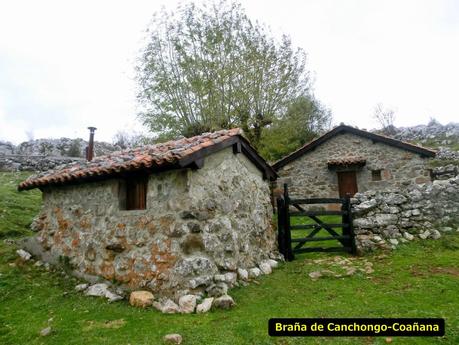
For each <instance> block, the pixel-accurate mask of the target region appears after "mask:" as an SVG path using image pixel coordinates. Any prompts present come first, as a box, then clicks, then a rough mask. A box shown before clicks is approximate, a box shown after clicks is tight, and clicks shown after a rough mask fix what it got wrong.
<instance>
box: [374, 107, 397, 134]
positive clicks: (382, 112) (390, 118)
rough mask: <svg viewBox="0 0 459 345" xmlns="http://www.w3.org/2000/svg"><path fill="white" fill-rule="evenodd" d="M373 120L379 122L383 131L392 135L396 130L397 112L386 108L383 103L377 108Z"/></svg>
mask: <svg viewBox="0 0 459 345" xmlns="http://www.w3.org/2000/svg"><path fill="white" fill-rule="evenodd" d="M373 118H374V119H375V120H376V121H378V122H379V124H380V125H381V128H382V131H383V132H385V133H386V134H391V133H392V132H393V130H394V121H395V110H393V109H390V108H384V106H383V105H382V103H378V104H377V105H376V107H375V110H374V113H373Z"/></svg>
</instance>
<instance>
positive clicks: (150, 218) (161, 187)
mask: <svg viewBox="0 0 459 345" xmlns="http://www.w3.org/2000/svg"><path fill="white" fill-rule="evenodd" d="M118 189H119V181H118V180H115V179H112V180H107V181H103V182H93V183H86V184H81V185H73V186H65V187H60V188H49V189H46V190H44V193H43V197H44V198H43V208H42V210H41V213H40V215H39V217H37V218H36V221H35V222H34V224H33V226H34V228H35V229H36V230H38V231H39V234H38V238H37V239H38V242H39V244H40V248H44V250H45V251H44V253H42V256H43V258H44V259H45V260H51V259H53V258H54V259H57V258H58V257H67V258H68V260H69V263H70V265H71V266H73V268H74V269H75V270H76V271H77V272H81V273H84V274H85V275H88V277H89V276H100V277H103V278H104V279H106V280H109V281H112V280H114V281H117V282H119V283H120V284H122V286H124V287H126V288H128V289H136V288H144V289H149V290H151V291H153V292H155V293H157V294H159V295H160V296H167V297H172V298H175V299H177V298H178V297H179V296H181V295H184V294H186V293H193V294H197V293H200V292H204V291H205V290H207V292H209V291H211V290H212V289H213V290H220V293H224V292H225V291H224V290H225V289H227V288H228V287H230V286H232V285H233V284H235V282H236V278H237V274H236V272H237V270H238V269H250V268H254V267H256V266H257V265H259V264H260V263H262V262H263V261H264V260H267V259H269V258H270V256H273V257H274V256H276V236H275V231H274V229H273V226H272V224H271V218H272V208H271V204H270V198H269V195H270V193H269V184H268V181H266V180H263V178H262V174H261V172H259V170H257V169H256V168H255V167H254V166H253V165H252V163H250V161H249V160H248V159H247V158H246V157H245V156H244V155H243V154H237V155H235V154H233V153H232V149H231V148H228V149H225V150H223V151H220V152H219V153H216V154H213V155H212V156H210V157H207V158H206V159H205V164H204V167H203V168H201V169H199V170H190V169H188V170H175V171H167V172H163V173H155V174H152V175H150V178H149V183H148V193H147V209H146V210H135V211H123V210H120V209H119V197H118V193H119V190H118ZM28 249H29V250H31V248H30V246H29V248H28ZM32 251H34V250H32ZM35 252H36V250H35ZM34 254H35V253H34ZM222 274H224V275H223V277H226V278H227V279H226V278H225V279H226V280H225V279H223V280H224V282H222V278H221V277H222ZM215 277H218V278H215ZM217 281H219V282H218V283H217ZM209 289H210V290H209Z"/></svg>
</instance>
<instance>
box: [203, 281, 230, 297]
mask: <svg viewBox="0 0 459 345" xmlns="http://www.w3.org/2000/svg"><path fill="white" fill-rule="evenodd" d="M206 291H207V294H208V295H209V297H218V296H223V295H226V294H227V292H228V285H226V283H217V284H212V285H210V286H209V287H208V288H207V289H206Z"/></svg>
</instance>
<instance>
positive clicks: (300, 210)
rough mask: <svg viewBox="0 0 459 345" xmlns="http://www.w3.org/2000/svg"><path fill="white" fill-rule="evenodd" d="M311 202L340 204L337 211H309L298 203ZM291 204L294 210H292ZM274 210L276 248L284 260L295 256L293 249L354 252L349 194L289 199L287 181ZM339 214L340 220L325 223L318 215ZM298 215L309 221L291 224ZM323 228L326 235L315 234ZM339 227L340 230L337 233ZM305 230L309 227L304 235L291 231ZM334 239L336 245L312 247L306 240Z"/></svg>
mask: <svg viewBox="0 0 459 345" xmlns="http://www.w3.org/2000/svg"><path fill="white" fill-rule="evenodd" d="M312 204H341V207H340V210H338V211H310V210H305V209H304V207H302V206H301V205H312ZM291 208H294V209H295V210H294V211H292V210H291ZM277 210H278V219H277V221H278V226H277V230H278V242H279V251H280V252H281V253H282V254H283V255H284V257H285V259H286V260H287V261H292V260H293V259H294V258H295V253H307V252H335V251H345V252H349V253H352V254H355V253H356V247H355V234H354V228H353V225H352V212H351V203H350V196H349V195H347V196H346V197H345V198H337V199H333V198H315V199H291V198H290V197H289V194H288V187H287V184H285V185H284V194H283V197H280V198H277ZM330 215H335V216H341V217H340V220H341V222H340V223H326V222H324V221H323V220H321V219H320V218H319V217H320V216H330ZM298 217H301V218H302V219H304V218H307V219H311V220H312V221H313V224H294V225H291V220H292V219H294V218H298ZM301 218H300V219H301ZM322 229H323V230H325V231H326V232H327V233H328V235H329V236H326V237H316V235H318V234H319V232H320V231H321V230H322ZM339 229H342V233H341V234H340V233H339ZM296 230H308V231H310V232H309V233H308V234H307V235H306V236H305V237H298V236H294V238H292V231H296ZM332 240H335V241H338V242H339V243H340V246H338V247H325V248H324V247H315V246H314V247H313V246H308V244H311V243H314V242H317V241H332Z"/></svg>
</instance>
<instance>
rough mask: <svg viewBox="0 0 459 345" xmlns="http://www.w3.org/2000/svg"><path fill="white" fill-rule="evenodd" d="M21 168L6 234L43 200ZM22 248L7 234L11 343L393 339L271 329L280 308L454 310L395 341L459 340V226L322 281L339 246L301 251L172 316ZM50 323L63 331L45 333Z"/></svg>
mask: <svg viewBox="0 0 459 345" xmlns="http://www.w3.org/2000/svg"><path fill="white" fill-rule="evenodd" d="M21 177H24V176H18V175H15V174H6V173H0V178H1V180H0V181H2V182H1V185H0V188H1V191H2V193H1V195H2V198H1V200H0V209H1V210H2V215H4V217H2V222H1V225H0V226H1V228H0V234H3V236H4V237H8V239H10V238H18V237H17V236H18V234H21V235H24V234H27V233H28V231H27V229H26V226H27V225H28V224H29V223H30V221H31V219H32V217H33V215H34V213H35V211H36V210H37V209H38V207H39V205H38V204H39V199H40V198H39V193H17V192H15V183H16V182H17V181H18V180H19V179H20V178H21ZM9 181H13V182H11V183H10V182H9ZM4 196H6V198H8V199H9V200H6V199H5V197H4ZM11 205H12V209H10V207H11ZM11 230H14V231H13V232H11ZM16 249H17V247H16V246H15V245H14V244H10V241H6V242H5V241H3V240H1V241H0V344H2V345H3V344H5V345H6V344H15V345H16V344H19V345H22V344H59V345H60V344H87V345H90V344H91V345H92V344H110V345H112V344H124V345H126V344H131V345H138V344H162V337H163V336H164V335H165V334H167V333H180V334H181V335H182V336H183V338H184V341H183V344H184V345H187V344H279V345H281V344H282V345H285V344H322V343H325V344H385V338H384V337H383V338H377V337H375V338H367V337H365V338H270V337H269V336H268V335H267V324H268V319H269V318H271V317H444V318H445V319H446V333H447V334H446V336H445V337H443V338H441V339H440V338H406V337H399V338H393V339H392V340H393V342H392V343H393V344H432V343H438V344H458V343H459V313H458V310H459V293H458V292H459V290H458V286H459V267H458V262H459V235H456V236H454V235H450V236H449V237H444V238H442V239H440V240H438V241H433V240H431V241H422V242H421V241H419V242H415V243H410V244H408V245H402V246H400V249H398V250H396V251H394V252H392V253H389V254H388V255H380V254H381V253H375V254H373V255H370V256H368V257H367V258H366V260H368V261H370V262H372V263H373V267H374V269H375V272H374V273H372V274H364V273H357V274H355V275H353V276H349V277H345V278H332V277H325V278H320V279H319V280H317V281H312V280H311V279H310V278H309V277H308V273H310V272H312V271H315V270H317V269H318V268H320V267H324V266H323V265H322V264H312V263H311V260H310V259H311V258H327V257H332V256H333V255H325V254H309V255H301V257H298V259H297V260H295V261H293V262H291V263H287V264H284V265H282V266H281V267H280V268H279V269H277V270H275V272H274V273H273V274H272V275H269V276H264V277H262V278H260V279H259V280H258V283H252V284H250V285H249V286H247V287H244V288H236V289H233V290H231V291H230V294H231V295H232V296H233V297H234V299H235V301H236V302H237V306H236V307H235V308H234V309H232V310H230V311H212V312H210V313H208V314H204V315H198V314H192V315H162V314H160V313H159V312H157V311H156V310H153V309H150V310H139V309H135V308H132V307H130V306H129V305H128V303H127V302H125V301H123V302H118V303H114V304H109V303H107V302H106V301H105V300H103V299H98V298H88V297H83V296H82V295H81V294H80V293H77V292H75V291H74V286H75V284H76V283H77V282H76V281H75V280H73V279H72V278H68V277H65V276H64V275H62V274H61V273H59V272H48V271H46V270H45V269H43V268H39V267H35V266H33V264H32V263H26V264H22V263H21V262H20V261H19V260H18V259H17V255H16V254H15V250H16ZM50 319H52V320H51V321H48V320H50ZM48 324H50V325H51V326H52V328H53V330H54V332H53V334H52V335H50V336H47V337H40V336H39V331H40V330H41V329H43V328H44V327H46V326H48Z"/></svg>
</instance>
